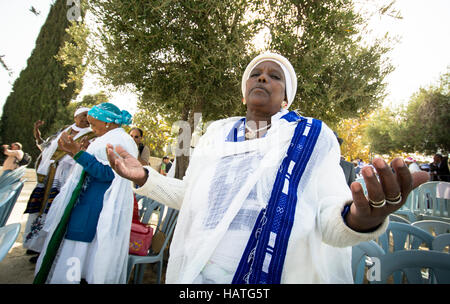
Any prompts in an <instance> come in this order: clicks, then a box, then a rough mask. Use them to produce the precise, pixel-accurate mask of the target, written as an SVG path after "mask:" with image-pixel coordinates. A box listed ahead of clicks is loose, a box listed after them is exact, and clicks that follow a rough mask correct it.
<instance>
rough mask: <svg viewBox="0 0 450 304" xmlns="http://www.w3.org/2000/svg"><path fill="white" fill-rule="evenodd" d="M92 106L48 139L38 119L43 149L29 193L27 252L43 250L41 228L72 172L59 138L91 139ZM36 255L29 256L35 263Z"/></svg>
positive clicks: (79, 111)
mask: <svg viewBox="0 0 450 304" xmlns="http://www.w3.org/2000/svg"><path fill="white" fill-rule="evenodd" d="M88 111H89V108H86V107H81V108H78V109H77V110H76V111H75V113H74V115H73V119H74V123H73V124H72V125H70V126H68V127H66V128H65V129H63V130H62V132H59V133H58V134H56V135H54V136H52V137H50V138H48V139H47V140H46V141H45V142H44V141H43V140H42V138H41V135H40V134H41V132H40V131H39V126H41V125H43V124H44V122H43V121H41V120H38V121H36V122H35V124H34V130H33V131H34V132H33V133H34V136H35V138H36V145H37V146H38V148H39V149H40V150H41V151H42V153H41V156H40V160H39V162H38V165H37V169H36V175H37V181H38V182H37V185H36V187H35V188H34V190H33V192H32V193H31V195H30V198H29V200H28V203H27V207H26V209H25V211H24V213H28V214H29V215H28V220H27V224H26V226H25V232H24V242H23V247H24V248H27V249H28V250H27V253H39V252H41V250H42V245H43V241H44V240H43V238H42V237H40V231H41V229H42V227H43V225H44V222H45V218H46V214H47V213H48V211H49V209H50V207H51V204H52V202H53V200H54V198H55V197H56V195H57V194H58V192H59V190H60V189H61V188H62V186H63V185H64V183H65V182H66V180H67V177H68V176H69V174H70V172H71V169H72V167H73V166H74V165H75V161H74V160H73V158H72V157H71V156H70V155H67V152H66V151H63V150H61V149H60V148H58V140H59V138H60V137H61V135H62V134H64V133H67V134H69V135H70V136H72V138H73V140H74V141H77V142H83V141H86V140H90V139H92V138H93V137H94V136H95V135H94V133H93V132H92V130H91V128H90V127H89V122H88V120H87V113H88ZM36 261H37V256H34V257H32V258H31V259H30V262H32V263H36Z"/></svg>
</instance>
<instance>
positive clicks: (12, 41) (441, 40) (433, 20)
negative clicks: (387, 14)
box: [0, 0, 450, 114]
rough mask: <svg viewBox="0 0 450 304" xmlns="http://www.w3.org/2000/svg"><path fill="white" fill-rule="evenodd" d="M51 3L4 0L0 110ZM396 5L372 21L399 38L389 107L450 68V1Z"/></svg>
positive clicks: (128, 97) (132, 105) (88, 87)
mask: <svg viewBox="0 0 450 304" xmlns="http://www.w3.org/2000/svg"><path fill="white" fill-rule="evenodd" d="M374 1H378V0H374ZM52 2H53V0H15V1H9V0H0V31H1V44H0V55H4V57H3V60H4V61H5V63H6V64H7V65H8V67H9V68H10V69H11V72H7V71H5V70H4V69H3V68H1V67H0V109H3V105H4V102H5V101H6V98H7V97H8V95H9V94H10V91H11V88H12V84H13V83H14V80H15V79H16V78H17V76H19V74H20V71H21V70H23V69H24V68H25V67H26V61H27V59H28V57H29V56H30V55H31V52H32V50H33V49H34V46H35V41H36V38H37V36H38V34H39V30H40V28H41V26H42V25H43V23H44V22H45V19H46V17H47V14H48V11H49V8H50V4H51V3H52ZM31 6H34V7H35V8H36V10H37V11H39V12H40V14H39V15H38V16H36V15H34V14H33V13H32V12H31V11H30V10H29V9H30V8H31ZM395 7H396V8H397V9H398V10H400V13H401V15H402V17H403V19H402V20H396V19H393V18H378V17H376V18H372V20H371V23H370V26H371V28H372V29H373V32H374V36H376V35H382V34H384V33H385V32H386V31H388V32H389V33H390V34H391V35H395V36H398V37H399V38H400V39H401V40H400V42H399V43H397V44H396V45H395V47H394V49H393V51H392V52H391V53H390V56H389V57H390V58H391V61H392V64H393V65H394V67H395V71H394V72H392V73H391V74H390V75H389V76H388V77H387V78H386V82H387V93H388V96H387V97H386V99H385V102H384V105H385V106H387V105H393V106H397V105H399V104H405V103H407V102H408V100H409V98H410V97H411V95H412V94H413V93H415V92H417V91H418V90H419V89H420V88H421V87H428V86H430V85H435V84H437V83H438V80H439V76H440V75H441V74H443V73H445V72H446V71H447V68H448V67H450V0H427V1H425V0H397V1H396V4H395ZM99 88H100V86H99V85H98V83H96V82H95V81H93V80H92V79H91V78H90V79H85V83H84V87H83V90H82V92H81V93H80V95H79V97H78V98H77V99H78V100H79V99H81V98H82V96H84V95H86V94H95V93H98V92H99V91H100V89H99ZM110 101H111V102H112V103H114V104H116V105H117V106H118V107H119V108H121V109H125V110H128V111H129V112H130V113H132V114H134V113H135V112H136V110H137V107H136V102H137V97H136V96H135V95H134V94H132V93H124V92H112V93H111V99H110Z"/></svg>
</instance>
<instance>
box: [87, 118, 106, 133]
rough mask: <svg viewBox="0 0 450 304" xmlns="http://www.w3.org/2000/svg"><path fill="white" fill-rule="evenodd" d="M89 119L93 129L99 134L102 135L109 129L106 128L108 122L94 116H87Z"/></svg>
mask: <svg viewBox="0 0 450 304" xmlns="http://www.w3.org/2000/svg"><path fill="white" fill-rule="evenodd" d="M87 120H88V121H89V124H90V125H91V129H92V131H93V132H94V134H95V135H97V136H102V135H103V134H105V133H106V132H108V131H109V130H108V129H107V128H106V122H104V121H101V120H98V119H96V118H94V117H92V116H89V115H88V117H87Z"/></svg>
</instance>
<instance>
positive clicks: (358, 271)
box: [352, 241, 384, 284]
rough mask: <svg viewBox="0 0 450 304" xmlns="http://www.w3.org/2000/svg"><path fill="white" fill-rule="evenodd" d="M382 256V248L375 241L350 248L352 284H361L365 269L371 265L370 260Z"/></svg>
mask: <svg viewBox="0 0 450 304" xmlns="http://www.w3.org/2000/svg"><path fill="white" fill-rule="evenodd" d="M382 255H384V250H383V248H381V247H380V245H378V244H377V243H376V242H375V241H368V242H362V243H359V244H357V245H355V246H353V247H352V272H353V282H354V283H355V284H363V282H364V274H365V270H366V267H370V266H371V265H372V260H371V258H374V257H377V258H378V257H380V256H382Z"/></svg>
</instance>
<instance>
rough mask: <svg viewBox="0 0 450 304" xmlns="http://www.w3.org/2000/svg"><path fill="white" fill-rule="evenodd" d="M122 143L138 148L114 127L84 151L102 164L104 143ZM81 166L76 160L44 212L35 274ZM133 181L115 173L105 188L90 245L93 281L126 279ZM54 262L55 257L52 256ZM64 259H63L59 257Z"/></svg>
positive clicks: (104, 161) (128, 148)
mask: <svg viewBox="0 0 450 304" xmlns="http://www.w3.org/2000/svg"><path fill="white" fill-rule="evenodd" d="M108 143H109V144H112V145H113V146H117V145H121V146H122V147H123V148H124V149H125V150H126V151H127V152H128V153H130V154H131V155H133V156H134V157H137V154H138V150H137V147H136V144H135V142H134V141H133V139H132V138H131V137H130V136H129V135H128V134H127V133H126V132H125V131H124V130H123V129H122V128H116V129H113V130H111V131H109V132H107V133H106V134H104V135H103V136H101V137H97V138H96V139H95V140H94V142H92V143H91V144H90V145H89V147H88V149H87V150H86V152H88V153H90V154H92V155H94V156H95V158H96V159H97V160H98V161H99V162H101V163H102V164H104V165H109V162H108V159H107V155H106V144H108ZM82 170H83V167H82V166H81V165H79V164H76V165H75V166H74V168H73V171H72V173H71V175H70V176H69V179H68V181H67V182H66V183H65V184H64V186H63V188H62V189H61V190H60V193H59V194H58V195H57V196H56V197H55V199H54V201H53V203H52V208H50V210H49V213H48V215H47V220H46V223H45V225H44V227H43V231H45V232H46V233H47V238H46V240H45V244H44V248H43V251H42V254H41V255H40V256H39V259H38V262H37V265H36V270H35V274H37V273H38V271H39V268H40V265H41V263H42V258H43V256H44V254H43V253H44V252H45V251H46V249H47V246H48V243H49V241H50V238H51V235H52V234H53V232H54V230H55V229H56V226H57V224H58V223H59V222H60V219H61V217H62V215H63V213H64V210H65V208H66V206H67V204H68V202H69V200H70V197H71V195H72V192H73V190H74V189H75V187H76V185H77V184H78V182H79V179H80V175H81V172H82ZM132 187H133V186H132V182H131V181H129V180H127V179H124V178H122V177H120V176H119V175H117V174H116V173H115V178H114V180H113V181H112V183H111V186H110V187H109V188H108V190H106V192H105V195H104V200H103V208H102V211H101V213H100V217H99V220H98V224H97V233H96V236H95V238H94V241H93V242H91V243H90V245H89V246H93V248H95V257H94V261H93V269H91V271H92V274H89V277H93V281H92V282H89V283H93V284H103V283H107V284H116V283H126V275H127V261H128V250H129V240H130V230H131V219H132V214H133V191H132ZM55 262H56V263H57V262H58V261H57V260H55ZM59 262H61V263H66V261H59Z"/></svg>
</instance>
